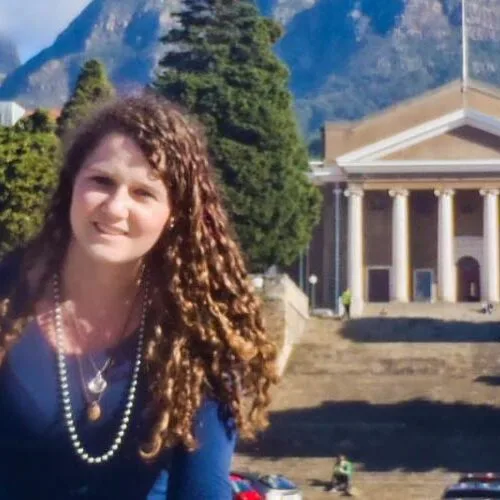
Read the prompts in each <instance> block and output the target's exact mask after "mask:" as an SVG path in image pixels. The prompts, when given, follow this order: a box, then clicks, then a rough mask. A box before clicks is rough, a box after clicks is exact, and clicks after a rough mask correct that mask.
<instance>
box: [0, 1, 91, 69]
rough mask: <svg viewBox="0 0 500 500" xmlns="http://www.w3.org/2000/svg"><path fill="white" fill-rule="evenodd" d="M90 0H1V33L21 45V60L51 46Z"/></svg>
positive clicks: (19, 46) (19, 48)
mask: <svg viewBox="0 0 500 500" xmlns="http://www.w3.org/2000/svg"><path fill="white" fill-rule="evenodd" d="M89 3H90V0H0V33H4V34H6V35H7V36H8V37H9V38H11V39H12V40H13V41H14V43H15V44H16V45H17V48H18V51H19V56H20V58H21V61H22V62H24V61H26V60H27V59H29V58H30V57H32V56H34V55H35V54H36V53H37V52H39V51H40V50H41V49H43V48H45V47H47V46H49V45H51V44H52V42H53V41H54V40H55V38H56V37H57V35H58V34H59V33H60V32H61V31H62V30H63V29H64V28H66V26H67V25H68V24H69V23H70V21H72V20H73V19H74V18H75V17H76V16H77V15H78V14H79V13H80V12H81V11H82V10H83V8H84V7H86V6H87V5H88V4H89Z"/></svg>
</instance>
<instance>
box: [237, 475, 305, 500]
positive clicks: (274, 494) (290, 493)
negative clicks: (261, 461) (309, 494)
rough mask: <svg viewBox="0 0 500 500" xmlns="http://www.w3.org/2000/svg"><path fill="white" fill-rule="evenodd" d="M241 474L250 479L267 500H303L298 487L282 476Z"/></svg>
mask: <svg viewBox="0 0 500 500" xmlns="http://www.w3.org/2000/svg"><path fill="white" fill-rule="evenodd" d="M239 474H240V475H242V476H244V477H245V478H246V479H248V480H249V481H250V482H251V484H252V486H253V487H254V488H255V489H256V490H257V491H258V492H259V493H260V494H261V495H262V496H263V497H264V498H265V499H266V500H303V496H302V492H301V491H300V489H299V488H298V487H297V485H296V484H295V483H294V482H292V481H290V479H288V478H287V477H285V476H283V475H281V474H266V475H259V474H252V473H239Z"/></svg>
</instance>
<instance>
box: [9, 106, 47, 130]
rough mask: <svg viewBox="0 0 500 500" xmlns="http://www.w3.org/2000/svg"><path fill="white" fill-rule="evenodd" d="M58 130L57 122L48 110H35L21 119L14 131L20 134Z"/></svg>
mask: <svg viewBox="0 0 500 500" xmlns="http://www.w3.org/2000/svg"><path fill="white" fill-rule="evenodd" d="M55 128H56V122H55V120H54V119H53V118H52V117H51V116H50V114H49V112H48V111H47V110H46V109H35V111H33V113H31V114H30V115H28V116H25V117H23V118H21V119H20V120H19V121H18V122H17V123H16V124H15V125H14V130H16V131H18V132H32V133H37V132H42V133H50V132H54V131H55Z"/></svg>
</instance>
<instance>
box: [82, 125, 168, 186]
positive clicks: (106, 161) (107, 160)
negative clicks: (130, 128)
mask: <svg viewBox="0 0 500 500" xmlns="http://www.w3.org/2000/svg"><path fill="white" fill-rule="evenodd" d="M130 167H133V168H130ZM83 168H84V169H92V170H100V171H104V172H110V173H112V172H113V171H116V170H125V169H126V170H127V171H128V173H129V174H130V175H133V174H137V175H141V176H146V177H147V178H148V179H149V180H150V181H161V179H160V175H159V174H158V172H157V171H156V170H155V169H154V168H153V167H152V166H151V164H150V163H149V161H148V159H147V158H146V157H145V155H144V153H143V152H142V150H141V148H140V147H139V145H138V144H137V143H136V142H135V141H134V140H133V139H132V138H131V137H129V136H127V135H125V134H120V133H118V132H116V133H110V134H108V135H106V136H104V137H103V138H102V139H101V140H100V141H99V143H98V144H97V146H96V147H95V148H94V149H93V150H92V151H90V153H89V154H88V155H87V157H86V158H85V160H84V162H83Z"/></svg>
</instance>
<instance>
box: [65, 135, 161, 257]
mask: <svg viewBox="0 0 500 500" xmlns="http://www.w3.org/2000/svg"><path fill="white" fill-rule="evenodd" d="M170 210H171V207H170V202H169V196H168V192H167V188H166V186H165V184H164V183H163V181H162V180H161V179H160V178H159V177H158V176H156V175H155V172H154V170H153V169H152V168H151V166H150V165H149V162H148V160H147V159H146V158H145V156H144V155H143V153H142V151H141V149H140V148H139V146H138V145H137V144H136V143H135V142H134V141H133V140H132V139H130V138H129V137H127V136H125V135H122V134H119V133H111V134H109V135H107V136H105V137H104V138H103V140H102V141H101V142H100V143H99V144H98V146H97V147H96V149H95V150H94V151H92V152H91V153H90V154H89V155H88V157H87V158H86V159H85V161H84V163H83V166H82V168H81V169H80V171H79V173H78V174H77V176H76V179H75V184H74V186H73V195H72V200H71V210H70V223H71V228H72V232H73V240H74V241H73V243H74V244H76V245H78V246H79V247H80V249H81V250H83V251H84V253H85V254H87V255H88V256H89V257H91V258H92V259H93V260H96V261H99V262H102V263H105V262H108V263H113V264H124V263H132V262H137V261H138V260H140V259H141V257H143V256H144V255H145V254H146V253H147V252H148V251H149V250H150V249H151V248H152V247H153V246H154V245H155V243H156V242H157V241H158V238H159V237H160V235H161V233H162V231H163V228H164V227H165V224H166V223H167V221H168V219H169V216H170Z"/></svg>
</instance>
